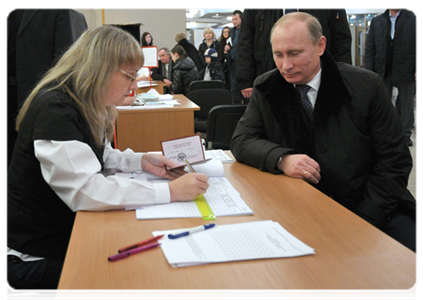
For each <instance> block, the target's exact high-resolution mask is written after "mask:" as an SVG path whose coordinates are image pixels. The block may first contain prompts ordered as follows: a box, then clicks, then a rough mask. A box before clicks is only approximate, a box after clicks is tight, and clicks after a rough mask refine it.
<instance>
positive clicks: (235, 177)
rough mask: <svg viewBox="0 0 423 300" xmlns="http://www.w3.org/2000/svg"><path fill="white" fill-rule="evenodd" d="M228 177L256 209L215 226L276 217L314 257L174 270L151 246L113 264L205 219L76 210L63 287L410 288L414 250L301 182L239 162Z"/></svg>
mask: <svg viewBox="0 0 423 300" xmlns="http://www.w3.org/2000/svg"><path fill="white" fill-rule="evenodd" d="M224 168H225V176H226V178H228V180H229V181H230V182H231V183H232V185H233V186H234V187H235V188H236V189H237V190H238V191H239V192H240V193H241V197H242V198H243V199H244V201H245V202H246V203H247V204H248V205H249V206H250V208H251V209H252V210H253V211H254V215H253V216H238V217H218V218H217V219H216V224H218V225H219V224H230V223H240V222H251V221H257V220H273V221H277V222H279V223H280V224H281V225H282V226H283V227H284V228H285V229H286V230H288V231H289V232H290V233H292V234H293V235H294V236H295V237H297V238H298V239H300V240H301V241H303V242H304V243H306V244H307V245H309V246H310V247H312V248H314V249H315V251H316V254H315V255H309V256H303V257H294V258H278V259H264V260H253V261H241V262H229V263H218V264H209V265H203V266H194V267H185V268H172V267H171V266H170V265H169V264H168V262H167V260H166V258H165V256H164V254H163V252H162V250H161V249H160V248H156V249H153V250H150V251H147V252H144V253H141V254H137V255H134V256H132V257H129V258H126V259H124V260H121V261H117V262H113V263H111V262H108V261H107V257H108V256H109V255H112V254H115V253H116V251H117V249H118V248H120V247H122V246H125V245H130V244H133V243H135V242H138V241H140V240H143V239H145V238H147V237H150V236H152V234H151V233H152V232H153V231H156V230H166V229H173V228H187V227H194V226H198V225H201V224H204V222H203V221H202V219H170V220H144V221H138V220H136V218H135V212H134V211H109V212H78V213H77V217H76V220H75V225H74V229H73V232H72V237H71V240H70V244H69V249H68V253H67V256H66V260H65V264H64V268H63V272H62V276H61V280H60V284H59V288H60V289H408V288H411V287H413V285H414V284H415V282H416V255H415V253H414V252H412V251H410V250H408V249H407V248H405V247H404V246H402V245H401V244H399V243H398V242H396V241H395V240H393V239H391V238H390V237H388V236H387V235H385V234H384V233H382V232H381V231H379V230H378V229H376V228H375V227H373V226H371V225H369V224H368V223H367V222H365V221H364V220H362V219H361V218H359V217H358V216H356V215H355V214H353V213H351V212H350V211H349V210H347V209H345V208H344V207H342V206H341V205H339V204H338V203H336V202H335V201H333V200H332V199H330V198H328V197H326V196H325V195H324V194H322V193H320V192H319V191H317V190H316V189H314V188H313V187H311V186H310V185H308V184H307V183H305V182H304V181H302V180H301V179H294V178H289V177H286V176H284V175H272V174H269V173H264V172H261V171H259V170H257V169H254V168H252V167H249V166H247V165H243V164H240V163H237V162H235V163H233V164H225V165H224Z"/></svg>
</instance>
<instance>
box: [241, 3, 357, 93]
mask: <svg viewBox="0 0 423 300" xmlns="http://www.w3.org/2000/svg"><path fill="white" fill-rule="evenodd" d="M292 11H301V12H306V13H308V14H310V15H312V16H314V17H316V19H317V20H319V22H320V25H321V26H322V30H323V35H324V36H325V37H326V51H328V52H329V53H330V54H331V55H332V56H333V58H334V59H335V61H339V62H345V63H348V64H351V63H352V59H351V31H350V26H349V25H348V20H347V13H346V11H345V9H300V10H298V9H295V10H294V9H246V10H244V13H243V16H242V27H241V32H240V36H239V42H238V53H237V66H238V67H237V74H236V78H237V81H238V84H239V86H240V89H241V93H242V95H243V96H244V97H245V98H250V97H251V93H252V92H253V83H254V79H256V77H257V76H259V75H261V74H264V73H266V72H267V71H270V70H272V69H274V68H275V67H276V66H275V62H274V61H273V54H272V45H271V44H270V30H271V29H272V27H273V25H274V24H275V23H276V21H277V20H279V18H280V17H282V16H283V15H285V14H287V13H290V12H292Z"/></svg>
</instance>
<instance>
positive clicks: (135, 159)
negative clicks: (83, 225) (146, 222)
mask: <svg viewBox="0 0 423 300" xmlns="http://www.w3.org/2000/svg"><path fill="white" fill-rule="evenodd" d="M34 149H35V156H36V157H37V159H38V160H39V161H40V167H41V172H42V175H43V178H44V180H45V181H46V182H47V183H48V184H49V186H50V187H51V188H52V189H53V190H54V191H55V192H56V194H57V195H58V196H59V198H60V199H61V200H62V201H63V202H65V203H66V205H67V206H69V208H70V209H71V210H72V211H79V210H89V211H103V210H110V209H125V208H129V209H130V208H137V207H141V206H144V205H151V204H159V203H169V202H170V190H169V185H168V183H150V182H145V181H138V180H131V179H128V178H123V177H119V176H116V175H109V176H107V174H114V173H115V172H116V171H121V172H134V171H140V170H141V159H142V156H143V154H142V153H134V152H133V151H132V150H130V149H127V150H125V151H124V152H121V151H120V150H116V149H113V148H112V147H111V146H110V143H109V144H108V145H107V146H106V147H105V149H104V154H103V161H104V170H105V172H103V173H102V172H101V165H100V163H99V161H98V160H97V157H96V156H95V154H94V152H93V151H92V150H91V148H90V147H89V146H88V145H87V144H85V143H82V142H79V141H48V140H36V141H34ZM7 252H8V254H13V255H16V256H19V257H21V258H22V259H23V260H26V261H29V260H34V259H40V258H35V257H31V256H28V255H25V254H22V253H19V252H17V251H14V250H13V249H10V248H8V251H7Z"/></svg>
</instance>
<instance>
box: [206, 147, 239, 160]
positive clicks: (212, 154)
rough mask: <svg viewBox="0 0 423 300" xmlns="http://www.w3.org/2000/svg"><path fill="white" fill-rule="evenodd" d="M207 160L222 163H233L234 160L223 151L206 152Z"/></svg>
mask: <svg viewBox="0 0 423 300" xmlns="http://www.w3.org/2000/svg"><path fill="white" fill-rule="evenodd" d="M204 156H205V158H206V159H209V158H213V159H217V160H220V161H221V162H222V163H233V162H234V160H233V159H232V158H230V157H229V156H228V155H227V154H226V153H225V152H224V151H223V150H206V151H205V152H204Z"/></svg>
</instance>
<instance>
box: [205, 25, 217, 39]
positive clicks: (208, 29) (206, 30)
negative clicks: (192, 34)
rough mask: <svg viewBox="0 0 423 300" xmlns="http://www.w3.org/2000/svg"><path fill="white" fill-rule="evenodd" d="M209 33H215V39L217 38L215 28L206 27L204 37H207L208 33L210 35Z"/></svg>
mask: <svg viewBox="0 0 423 300" xmlns="http://www.w3.org/2000/svg"><path fill="white" fill-rule="evenodd" d="M208 32H211V33H213V38H215V37H216V36H215V35H214V30H213V28H211V27H206V29H204V32H203V36H205V35H206V33H208Z"/></svg>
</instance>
